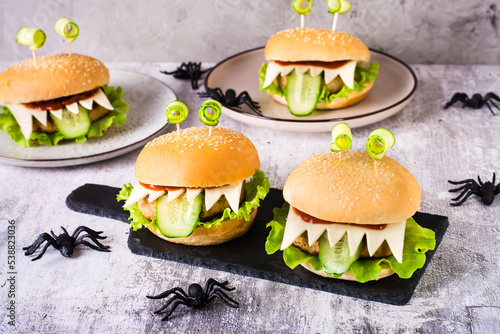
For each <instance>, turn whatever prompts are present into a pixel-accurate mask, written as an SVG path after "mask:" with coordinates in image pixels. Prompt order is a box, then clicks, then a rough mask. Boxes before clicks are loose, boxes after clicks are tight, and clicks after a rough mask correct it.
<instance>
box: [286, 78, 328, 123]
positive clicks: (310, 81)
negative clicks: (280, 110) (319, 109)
mask: <svg viewBox="0 0 500 334" xmlns="http://www.w3.org/2000/svg"><path fill="white" fill-rule="evenodd" d="M321 81H322V79H321V75H316V76H314V77H312V76H311V75H310V74H309V73H308V72H306V73H303V74H298V73H297V71H295V70H294V71H292V73H290V74H289V75H288V80H287V87H286V100H287V105H288V110H290V112H291V113H292V114H293V115H295V116H307V115H310V114H312V112H313V111H314V110H315V109H316V105H317V104H318V99H319V95H320V93H321Z"/></svg>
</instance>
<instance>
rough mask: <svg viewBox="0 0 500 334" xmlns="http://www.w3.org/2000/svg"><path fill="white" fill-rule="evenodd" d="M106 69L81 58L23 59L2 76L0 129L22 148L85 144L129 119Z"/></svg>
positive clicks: (56, 55) (66, 56) (89, 59)
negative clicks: (69, 143) (71, 142)
mask: <svg viewBox="0 0 500 334" xmlns="http://www.w3.org/2000/svg"><path fill="white" fill-rule="evenodd" d="M108 82H109V71H108V69H107V68H106V66H104V64H103V63H102V62H101V61H99V60H97V59H95V58H92V57H88V56H84V55H80V54H75V53H72V54H53V55H47V56H41V57H37V58H36V63H35V62H34V61H33V59H27V60H24V61H22V62H19V63H17V64H14V65H12V66H10V67H9V68H7V69H6V70H5V71H3V72H2V73H0V105H3V107H2V111H3V112H2V113H1V114H0V129H1V130H3V131H6V132H7V134H8V135H9V136H10V137H11V138H12V139H13V140H14V141H15V142H16V143H17V144H18V145H20V146H23V147H27V146H38V145H47V146H51V145H57V144H58V143H60V142H61V141H67V140H74V141H76V142H84V141H86V140H87V138H91V137H98V136H102V135H103V131H105V130H107V129H108V128H109V127H111V126H112V125H113V124H115V125H116V126H120V125H122V124H123V122H125V120H126V119H127V115H126V114H125V113H124V111H127V110H128V104H127V103H125V102H124V101H123V96H124V94H123V92H122V90H121V88H120V87H117V88H116V89H115V88H113V87H110V86H108V85H107V84H108Z"/></svg>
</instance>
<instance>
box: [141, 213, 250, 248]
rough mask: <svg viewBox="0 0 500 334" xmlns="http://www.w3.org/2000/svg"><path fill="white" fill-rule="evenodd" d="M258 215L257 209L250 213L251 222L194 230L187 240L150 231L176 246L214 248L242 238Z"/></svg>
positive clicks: (238, 222) (237, 221) (232, 221)
mask: <svg viewBox="0 0 500 334" xmlns="http://www.w3.org/2000/svg"><path fill="white" fill-rule="evenodd" d="M256 215H257V209H253V210H252V212H251V213H250V220H245V218H241V219H231V220H227V221H225V222H223V223H222V224H221V226H220V227H215V226H212V227H210V228H206V227H204V226H199V227H197V228H195V229H194V231H193V233H192V234H191V235H190V236H189V237H185V238H168V237H166V236H164V235H163V234H161V233H155V232H153V231H152V230H151V229H149V230H150V231H151V232H152V233H154V234H155V235H156V236H158V237H159V238H162V239H164V240H167V241H169V242H173V243H176V244H183V245H190V246H214V245H219V244H222V243H224V242H227V241H229V240H232V239H235V238H238V237H241V236H242V235H243V234H245V233H247V232H248V230H249V229H250V227H252V224H253V222H254V220H255V216H256Z"/></svg>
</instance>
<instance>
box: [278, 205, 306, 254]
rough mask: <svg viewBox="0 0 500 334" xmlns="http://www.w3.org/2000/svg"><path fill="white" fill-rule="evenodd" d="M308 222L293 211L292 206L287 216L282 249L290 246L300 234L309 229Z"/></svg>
mask: <svg viewBox="0 0 500 334" xmlns="http://www.w3.org/2000/svg"><path fill="white" fill-rule="evenodd" d="M305 224H307V223H306V222H304V221H303V220H302V218H300V217H299V216H297V215H296V214H295V212H293V210H292V207H290V210H289V211H288V216H287V218H286V224H285V232H284V233H283V241H282V242H281V250H284V249H286V248H288V247H289V246H290V245H291V244H292V243H293V241H294V240H295V239H297V237H298V236H300V235H301V234H302V233H304V232H305V231H306V229H307V225H305Z"/></svg>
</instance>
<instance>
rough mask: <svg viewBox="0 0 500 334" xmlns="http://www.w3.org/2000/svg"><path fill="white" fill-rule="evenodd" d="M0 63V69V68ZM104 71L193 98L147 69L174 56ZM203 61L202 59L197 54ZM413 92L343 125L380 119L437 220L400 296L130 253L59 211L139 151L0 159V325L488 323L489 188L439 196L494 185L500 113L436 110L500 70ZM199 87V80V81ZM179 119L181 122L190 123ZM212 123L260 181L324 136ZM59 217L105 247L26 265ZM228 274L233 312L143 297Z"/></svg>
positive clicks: (279, 175) (496, 300) (499, 161)
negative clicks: (484, 195) (390, 110)
mask: <svg viewBox="0 0 500 334" xmlns="http://www.w3.org/2000/svg"><path fill="white" fill-rule="evenodd" d="M7 65H8V64H6V63H0V69H3V68H5V67H6V66H7ZM108 65H109V67H110V68H121V69H128V70H132V71H137V72H142V73H145V74H149V75H151V76H153V77H156V78H158V79H160V80H162V81H164V82H165V83H167V84H168V85H169V86H170V87H171V88H172V89H173V90H174V91H175V92H176V93H177V94H178V98H179V99H181V100H184V101H186V102H187V103H188V105H189V106H190V107H191V108H196V107H197V106H199V105H200V104H201V102H202V101H203V99H202V98H199V97H198V96H197V95H196V94H195V92H193V91H192V90H191V88H190V85H189V83H188V82H185V81H178V80H176V79H173V78H171V77H167V76H164V75H162V74H160V73H159V70H160V69H167V70H171V69H175V68H176V66H177V65H178V64H173V63H145V64H140V63H111V64H108ZM206 65H208V64H206ZM412 67H413V69H414V70H415V72H416V74H417V77H418V79H419V85H418V89H417V92H416V95H415V97H414V99H413V100H412V102H411V103H410V104H409V105H408V106H407V107H406V108H405V109H404V110H403V111H401V112H400V113H398V114H396V115H395V116H393V117H391V118H389V119H387V120H385V121H382V122H380V123H377V124H372V125H368V126H365V127H362V128H358V129H354V130H353V142H354V147H353V148H354V149H360V150H361V149H363V146H364V140H365V139H366V138H367V136H368V135H369V133H370V132H371V131H372V130H373V129H375V128H376V127H379V126H383V127H386V128H389V129H391V130H392V131H393V132H394V134H395V136H396V140H397V143H396V146H395V147H394V148H393V149H391V150H390V152H389V156H391V157H392V158H395V159H396V160H398V161H399V162H401V163H402V164H403V165H405V166H406V167H407V168H408V169H409V170H410V171H411V172H412V173H413V174H414V175H415V177H416V178H417V179H418V181H419V182H420V185H421V188H422V204H421V210H420V211H422V212H427V213H433V214H439V215H443V216H447V217H449V221H450V225H449V228H448V231H447V233H446V235H445V237H444V239H443V241H442V243H441V246H440V247H439V249H438V251H437V253H436V254H435V256H434V258H433V260H432V262H431V263H430V265H429V266H428V268H427V270H426V272H425V274H424V276H423V278H422V280H421V281H420V284H419V285H418V287H417V289H416V291H415V293H414V295H413V298H412V299H411V301H410V302H409V304H408V305H405V306H393V305H387V304H382V303H377V302H369V301H366V300H361V299H355V298H350V297H344V296H339V295H335V294H331V293H326V292H321V291H316V290H311V289H304V288H299V287H296V286H290V285H286V284H279V283H274V282H270V281H266V280H261V279H254V278H249V277H246V276H240V275H235V274H229V273H226V272H220V271H215V270H209V269H205V268H199V267H195V266H189V265H184V264H180V263H175V262H168V261H163V260H158V259H153V258H148V257H144V256H137V255H134V254H131V252H130V251H129V249H128V248H127V238H128V233H129V231H128V228H127V226H126V225H125V224H123V223H121V222H119V221H115V220H111V219H107V218H100V217H94V216H89V215H84V214H80V213H76V212H73V211H70V210H69V209H68V208H67V207H66V206H65V199H66V196H67V195H68V194H69V193H70V192H71V191H72V190H74V189H75V188H77V187H79V186H81V185H83V184H84V183H98V184H103V185H109V186H115V187H120V186H121V185H122V184H123V183H126V182H133V181H134V180H135V178H134V168H133V166H134V162H135V159H136V157H137V155H138V153H139V150H136V151H133V152H131V153H128V154H126V155H123V156H120V157H118V158H114V159H111V160H108V161H104V162H98V163H94V164H88V165H82V166H76V167H64V168H24V167H15V166H10V165H0V184H1V185H2V191H1V194H0V221H1V222H2V223H1V224H0V233H1V234H0V306H1V307H0V332H4V331H5V332H16V331H17V332H24V333H26V332H29V333H31V332H37V333H40V332H45V333H69V332H86V333H105V332H114V333H125V332H129V333H130V332H146V331H148V332H149V331H162V330H165V331H167V332H179V333H187V332H209V333H241V332H269V333H271V332H272V333H288V332H295V333H317V332H320V333H333V332H335V333H342V332H362V333H375V332H376V333H379V332H380V333H395V332H426V333H448V332H450V333H451V332H454V333H499V332H500V292H499V291H500V285H499V284H500V283H499V282H500V260H499V254H500V246H499V241H500V198H497V199H496V200H495V202H494V203H493V205H491V206H489V207H486V206H484V205H482V204H481V203H480V202H479V201H478V200H477V198H476V197H472V198H470V199H469V200H468V201H467V202H466V203H465V204H464V205H462V206H461V207H457V208H455V207H451V206H450V205H449V203H450V199H451V198H452V195H451V194H450V193H448V189H450V185H449V184H448V183H447V182H446V180H448V179H453V180H462V179H466V178H471V177H472V178H475V177H476V176H477V175H478V174H479V175H481V177H482V178H483V180H484V179H487V180H490V179H491V176H492V173H493V171H496V172H497V173H498V174H499V175H498V176H499V178H497V180H498V181H500V148H499V147H500V112H498V114H499V115H498V116H493V115H491V113H490V112H489V111H488V110H487V109H486V108H484V109H482V110H469V109H462V108H460V107H453V108H450V109H446V110H445V109H443V108H442V106H443V105H444V103H445V102H446V101H447V99H449V98H450V97H451V96H452V95H453V93H454V92H456V91H463V92H467V93H474V92H480V93H483V94H484V93H486V92H489V91H496V92H497V93H499V92H500V91H499V87H500V66H485V65H479V66H441V65H414V66H412ZM201 89H203V87H202V88H201ZM198 124H199V121H198V120H195V119H194V118H191V119H190V120H189V121H187V122H186V123H185V124H183V126H192V125H198ZM220 126H223V127H228V128H231V129H234V130H237V131H240V132H242V133H244V134H245V135H246V136H248V137H249V138H250V139H251V140H252V141H253V142H254V144H255V146H256V147H257V149H258V151H259V154H260V157H261V161H262V169H263V170H264V171H265V172H266V174H267V175H268V177H269V179H270V181H271V186H272V187H275V188H282V187H283V184H284V182H285V179H286V177H287V175H288V174H289V173H290V172H291V171H292V169H293V168H294V167H295V166H296V165H297V164H299V163H300V162H301V161H302V160H304V159H305V158H306V157H309V156H310V155H312V154H316V153H320V152H324V151H326V150H327V149H328V143H329V141H330V135H329V134H327V133H325V134H303V135H297V134H292V133H286V132H273V131H271V130H268V129H260V128H256V127H252V126H247V125H245V124H241V123H237V122H235V121H233V120H231V119H229V118H227V117H222V119H221V122H220ZM9 220H15V226H16V232H15V233H16V234H15V236H16V272H17V274H16V285H15V294H16V295H15V303H16V304H15V307H16V311H15V313H16V326H15V328H14V327H12V326H10V325H9V324H8V322H9V321H10V319H9V317H8V315H9V314H10V311H8V310H7V307H8V306H9V305H7V302H8V301H10V300H11V299H10V298H8V297H7V296H8V293H9V289H10V283H9V282H10V281H8V279H9V277H10V276H9V274H8V272H9V270H8V267H7V255H8V243H7V235H8V225H9V224H8V221H9ZM60 225H64V226H66V227H68V230H73V229H74V228H76V227H77V226H79V225H87V226H89V227H91V228H94V229H97V230H101V229H102V230H104V231H105V235H107V236H108V238H107V239H106V240H105V243H106V244H108V245H111V246H112V252H111V253H100V252H95V251H92V250H89V249H87V248H79V250H78V251H77V253H76V257H75V258H72V259H65V258H62V257H61V256H60V254H59V253H58V252H57V251H54V250H51V249H49V250H48V251H47V252H46V254H45V255H44V257H43V258H42V259H41V260H40V261H37V262H31V261H30V260H31V259H30V258H28V257H25V256H24V255H23V253H22V251H21V248H22V246H26V245H29V244H30V243H31V242H32V241H33V240H34V238H35V237H36V236H37V235H38V234H39V233H41V232H43V231H49V230H50V229H54V230H55V231H56V232H57V233H58V231H59V226H60ZM209 277H213V278H215V279H217V280H220V281H223V280H228V281H230V283H231V285H232V286H234V287H235V288H236V290H235V291H234V292H233V293H232V295H233V296H234V297H235V298H236V299H237V300H238V301H239V302H240V304H241V306H240V308H239V309H231V308H228V307H226V306H225V305H223V304H222V303H213V304H212V305H211V306H210V307H209V308H208V309H205V310H201V311H198V312H194V311H191V310H190V309H188V308H184V307H181V308H178V309H177V311H176V312H175V316H174V317H173V318H172V319H171V320H170V321H169V322H167V323H162V322H161V321H160V319H159V317H158V316H154V315H153V314H152V312H153V311H154V310H155V309H156V308H157V307H158V305H159V304H158V303H157V302H152V301H150V300H148V299H146V298H145V295H147V294H153V293H158V292H160V291H163V290H165V289H167V288H170V287H174V286H182V287H184V288H187V286H188V285H189V284H190V283H192V282H205V281H206V279H208V278H209Z"/></svg>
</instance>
